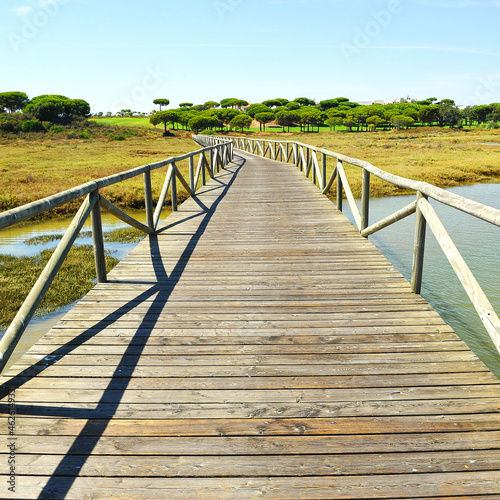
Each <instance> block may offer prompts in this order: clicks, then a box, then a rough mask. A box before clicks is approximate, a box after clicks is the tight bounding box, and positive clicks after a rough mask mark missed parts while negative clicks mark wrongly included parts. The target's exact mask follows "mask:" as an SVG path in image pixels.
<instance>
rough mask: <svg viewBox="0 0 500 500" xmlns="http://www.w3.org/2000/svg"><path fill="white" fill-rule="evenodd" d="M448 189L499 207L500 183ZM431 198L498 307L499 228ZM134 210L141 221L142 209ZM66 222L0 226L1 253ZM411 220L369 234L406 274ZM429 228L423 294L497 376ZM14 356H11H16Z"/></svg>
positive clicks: (123, 250) (31, 335)
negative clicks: (0, 228)
mask: <svg viewBox="0 0 500 500" xmlns="http://www.w3.org/2000/svg"><path fill="white" fill-rule="evenodd" d="M450 191H453V192H454V193H457V194H460V195H462V196H465V197H467V198H471V199H473V200H476V201H479V202H481V203H485V204H486V205H490V206H493V207H496V208H499V209H500V184H477V185H474V186H462V187H456V188H452V189H450ZM414 199H415V198H414V196H408V197H406V196H405V197H401V196H399V197H391V198H380V199H373V200H372V201H371V205H370V221H372V222H375V221H377V220H380V219H382V218H383V217H385V216H387V215H389V214H391V213H393V212H395V211H396V210H398V209H400V208H402V207H404V206H405V205H407V204H408V203H410V202H411V201H412V200H414ZM432 204H433V206H434V208H435V209H436V211H437V212H438V214H439V216H440V218H441V220H442V222H443V223H444V225H445V227H446V229H447V231H448V233H449V234H450V236H451V237H452V239H453V241H454V242H455V244H456V245H457V247H458V249H459V250H460V252H461V253H462V256H463V257H464V259H465V261H466V262H467V264H468V265H469V267H470V268H471V270H472V272H473V273H474V275H475V276H476V278H477V280H478V282H479V284H480V285H481V286H482V288H483V290H484V291H485V293H486V295H487V296H488V298H489V299H490V301H491V303H492V305H493V307H494V308H495V310H496V311H497V312H499V311H500V267H499V266H498V257H499V255H500V237H499V236H500V228H498V227H496V226H493V225H491V224H488V223H485V222H483V221H481V220H479V219H476V218H475V217H471V216H469V215H466V214H464V213H462V212H459V211H458V210H454V209H451V208H450V207H446V206H444V205H442V204H440V203H437V202H432ZM345 205H347V203H346V204H345ZM344 212H345V214H346V215H347V216H348V217H349V218H351V220H352V214H351V213H350V211H349V210H348V208H346V209H345V210H344ZM132 215H133V216H134V217H136V218H137V219H139V220H141V221H144V213H143V212H139V213H136V214H132ZM68 222H69V221H64V220H57V221H49V222H40V223H36V224H30V225H20V226H16V227H14V228H9V229H6V230H3V231H1V232H0V253H3V254H13V255H35V254H37V253H38V252H39V251H40V250H42V249H44V248H49V247H53V246H54V243H49V244H46V245H38V246H28V245H26V244H25V243H24V242H25V241H26V240H27V239H29V238H32V237H34V236H37V235H40V234H62V233H63V232H64V230H65V229H66V228H67V226H68ZM103 225H104V229H105V231H109V230H112V229H116V228H118V227H123V226H124V224H123V223H122V222H121V221H118V220H117V219H115V218H114V217H112V216H106V214H103ZM414 225H415V216H412V217H409V218H407V219H405V220H403V221H400V222H398V223H397V224H395V225H393V226H391V227H389V228H386V229H384V230H383V231H381V232H379V233H377V234H375V235H373V236H371V237H370V241H372V242H373V243H374V244H375V245H376V246H377V247H378V248H379V249H380V250H381V252H382V253H383V254H384V255H385V256H386V257H387V258H388V259H389V261H390V262H391V263H392V264H393V265H394V267H395V268H396V269H398V270H399V271H400V272H401V273H402V274H403V275H404V276H405V278H406V279H408V280H409V279H410V276H411V266H412V252H413V239H414ZM85 230H88V228H85V229H84V231H85ZM427 234H428V236H427V243H426V252H425V262H424V279H423V288H422V295H423V296H424V298H426V299H427V300H428V301H429V302H430V304H431V305H432V306H433V307H434V308H435V309H436V310H437V311H438V312H439V313H440V314H441V316H442V317H443V318H444V320H445V321H446V322H448V323H449V324H450V325H451V326H452V327H453V328H454V329H455V331H456V332H457V334H458V335H459V336H460V337H461V338H462V339H463V340H464V341H465V342H467V344H468V345H469V346H470V347H471V349H472V350H473V351H474V352H475V353H476V354H477V355H478V356H479V357H480V358H481V359H482V360H483V361H484V362H485V363H486V364H487V365H488V367H489V368H490V369H491V370H492V371H493V372H494V373H496V375H497V376H500V354H499V353H498V352H497V351H496V349H495V347H494V346H493V343H492V342H491V340H490V338H489V336H488V334H487V332H486V330H485V328H484V326H483V325H482V323H481V321H480V320H479V317H478V316H477V314H476V312H475V310H474V308H473V306H472V304H471V303H470V301H469V298H468V297H467V295H466V293H465V291H463V288H462V286H461V284H460V282H459V281H458V278H457V277H456V275H455V273H454V272H453V270H452V269H451V266H450V265H449V263H448V261H447V260H446V257H445V256H444V254H443V252H442V251H441V249H440V247H439V246H438V244H437V243H436V241H435V239H434V237H433V235H432V233H431V232H430V230H428V233H427ZM78 242H79V243H81V244H86V243H91V239H90V238H83V239H81V240H78ZM134 246H135V245H134V244H126V245H122V244H106V248H107V249H110V250H114V251H115V253H113V255H114V256H115V257H116V258H118V259H122V258H123V257H124V256H125V255H126V254H127V253H128V252H129V251H130V250H131V249H132V248H133V247H134ZM70 307H71V306H68V307H67V308H65V309H64V310H63V311H61V312H58V313H54V314H51V315H49V316H46V317H43V318H38V319H35V320H33V321H32V323H31V324H30V325H29V327H28V330H27V332H26V334H25V336H24V338H23V340H22V341H21V343H20V345H19V347H18V349H17V351H18V355H17V357H18V356H20V355H21V354H22V352H24V351H25V350H26V349H28V348H29V347H30V345H32V344H33V343H34V342H36V340H37V339H38V338H39V337H41V336H42V335H43V334H44V333H45V332H47V331H48V330H49V329H50V328H51V327H52V325H54V324H55V323H57V321H58V320H59V319H60V318H61V317H62V315H63V314H64V313H65V312H66V311H67V310H69V308H70ZM12 361H13V362H14V361H15V358H14V359H13V360H12Z"/></svg>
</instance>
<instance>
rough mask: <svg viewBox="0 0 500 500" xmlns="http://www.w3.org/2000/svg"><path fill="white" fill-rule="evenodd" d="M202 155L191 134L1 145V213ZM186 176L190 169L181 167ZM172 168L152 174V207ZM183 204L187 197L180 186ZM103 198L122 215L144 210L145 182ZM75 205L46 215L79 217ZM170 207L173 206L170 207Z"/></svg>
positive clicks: (134, 182)
mask: <svg viewBox="0 0 500 500" xmlns="http://www.w3.org/2000/svg"><path fill="white" fill-rule="evenodd" d="M198 149H200V148H199V146H198V145H197V144H195V143H194V142H193V140H192V139H191V138H190V136H189V134H184V135H179V136H176V137H169V138H167V139H165V138H162V137H159V136H158V134H157V133H155V132H148V133H147V134H146V135H142V136H131V137H130V138H127V140H126V141H114V140H113V141H110V140H107V139H91V140H80V139H77V140H67V139H57V140H53V139H43V140H31V141H23V140H16V141H14V140H12V141H2V143H1V144H0V185H1V186H2V189H1V193H0V211H4V210H9V209H11V208H15V207H17V206H21V205H24V204H26V203H30V202H32V201H35V200H39V199H41V198H45V197H46V196H50V195H52V194H55V193H59V192H61V191H64V190H66V189H69V188H71V187H74V186H78V185H80V184H84V183H86V182H89V181H91V180H95V179H99V178H101V177H107V176H109V175H112V174H116V173H119V172H123V171H125V170H129V169H131V168H135V167H139V166H141V165H144V164H147V163H154V162H157V161H160V160H164V159H166V158H169V157H172V156H180V155H182V154H185V153H187V152H189V151H196V150H198ZM178 167H179V168H180V170H181V171H182V173H183V175H184V176H187V175H188V163H187V162H181V164H180V165H178ZM166 171H167V167H165V168H161V169H158V170H156V171H154V172H152V188H153V201H154V202H155V203H156V201H157V200H158V198H159V195H160V193H161V189H162V186H163V182H164V180H165V175H166ZM178 193H179V198H180V201H182V200H183V199H186V198H187V193H186V192H185V191H184V190H183V189H182V186H181V185H179V187H178ZM102 194H103V195H104V196H105V197H106V198H108V199H109V200H110V201H111V202H112V203H114V204H116V205H117V206H119V207H120V208H122V209H126V208H143V207H144V186H143V179H142V176H139V177H136V178H133V179H129V180H128V181H125V182H121V183H119V184H116V185H113V186H109V187H107V188H105V189H103V190H102ZM81 202H82V200H75V201H74V202H71V203H68V204H66V205H64V206H62V207H58V208H56V209H54V210H52V211H50V212H47V213H46V214H45V218H55V217H59V216H63V215H68V214H74V213H75V212H76V211H77V210H78V208H79V206H80V205H81ZM167 205H168V201H167Z"/></svg>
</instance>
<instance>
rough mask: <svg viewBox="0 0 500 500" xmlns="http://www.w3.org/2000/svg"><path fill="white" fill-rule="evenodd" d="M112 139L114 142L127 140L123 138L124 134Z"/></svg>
mask: <svg viewBox="0 0 500 500" xmlns="http://www.w3.org/2000/svg"><path fill="white" fill-rule="evenodd" d="M114 139H115V141H126V140H127V138H126V137H125V135H124V134H120V135H115V136H114Z"/></svg>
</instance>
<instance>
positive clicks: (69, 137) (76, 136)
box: [66, 132, 80, 139]
mask: <svg viewBox="0 0 500 500" xmlns="http://www.w3.org/2000/svg"><path fill="white" fill-rule="evenodd" d="M79 138H80V134H77V133H76V132H70V133H69V134H68V135H67V136H66V139H79Z"/></svg>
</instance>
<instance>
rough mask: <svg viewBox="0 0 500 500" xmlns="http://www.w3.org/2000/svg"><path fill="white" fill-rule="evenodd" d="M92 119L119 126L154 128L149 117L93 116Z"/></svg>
mask: <svg viewBox="0 0 500 500" xmlns="http://www.w3.org/2000/svg"><path fill="white" fill-rule="evenodd" d="M92 121H95V122H97V123H101V124H103V125H117V126H119V127H148V128H153V125H151V123H149V118H137V117H124V118H92Z"/></svg>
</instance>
